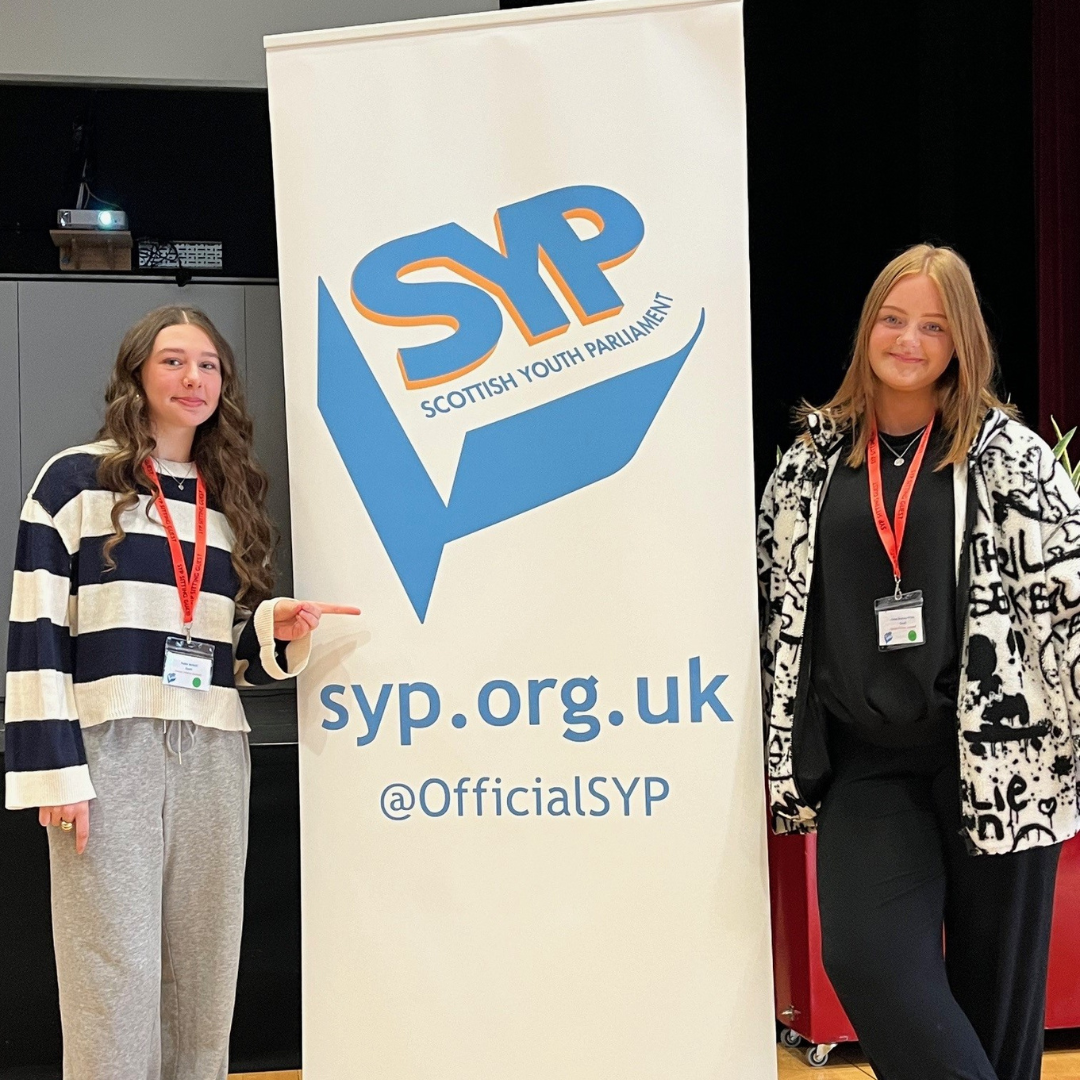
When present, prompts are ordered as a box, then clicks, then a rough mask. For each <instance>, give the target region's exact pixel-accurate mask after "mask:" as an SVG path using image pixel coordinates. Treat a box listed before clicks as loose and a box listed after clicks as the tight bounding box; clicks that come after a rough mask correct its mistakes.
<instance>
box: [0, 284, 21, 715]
mask: <svg viewBox="0 0 1080 1080" xmlns="http://www.w3.org/2000/svg"><path fill="white" fill-rule="evenodd" d="M18 288H19V287H18V285H17V284H16V283H15V282H14V281H0V696H2V694H3V675H4V671H5V670H6V666H7V665H6V659H7V621H8V611H9V610H10V608H11V568H12V566H14V564H15V536H16V534H17V533H18V530H19V510H20V508H21V506H22V476H21V472H20V468H19V295H18Z"/></svg>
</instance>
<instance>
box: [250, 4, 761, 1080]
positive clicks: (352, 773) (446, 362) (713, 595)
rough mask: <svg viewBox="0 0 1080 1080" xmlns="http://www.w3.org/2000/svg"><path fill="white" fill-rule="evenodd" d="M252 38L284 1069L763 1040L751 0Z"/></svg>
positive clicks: (454, 1076) (604, 1057) (688, 1078)
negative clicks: (301, 630) (294, 636)
mask: <svg viewBox="0 0 1080 1080" xmlns="http://www.w3.org/2000/svg"><path fill="white" fill-rule="evenodd" d="M267 70H268V82H269V91H270V109H271V121H272V131H273V150H274V173H275V184H276V196H277V215H278V239H279V254H280V263H281V297H282V322H283V330H284V348H285V365H286V366H285V379H286V395H287V401H288V431H289V459H290V478H291V491H292V520H293V534H294V552H295V555H294V559H295V567H296V580H297V590H298V595H302V596H304V597H308V598H311V599H318V600H326V601H336V602H342V603H356V604H358V605H360V606H361V607H362V608H363V610H364V615H363V617H362V618H360V619H346V618H344V617H339V618H336V619H335V618H334V617H329V618H327V620H326V621H325V622H324V625H323V628H322V629H321V630H320V631H319V633H320V640H319V644H318V647H317V649H316V653H315V657H314V659H313V661H312V663H311V665H310V666H309V667H308V669H307V671H306V672H305V673H304V674H303V675H302V677H301V679H300V683H299V695H298V696H299V711H300V781H301V813H302V844H303V863H302V866H303V958H304V959H303V964H304V970H303V987H304V1015H303V1023H304V1049H303V1055H304V1057H303V1065H304V1080H351V1078H363V1080H369V1078H370V1080H459V1078H460V1080H541V1078H543V1080H550V1078H553V1077H554V1078H558V1080H576V1078H581V1080H585V1078H588V1080H627V1078H630V1080H639V1078H640V1080H673V1078H675V1077H678V1078H679V1080H699V1078H700V1080H706V1078H708V1080H730V1078H737V1080H758V1078H764V1077H772V1076H775V1050H774V1038H773V1021H772V1010H771V991H770V985H771V966H770V947H769V919H768V898H767V877H768V875H767V872H766V859H765V835H764V830H765V826H764V811H763V807H764V794H763V789H762V745H761V721H760V706H759V684H758V679H759V676H758V659H757V658H758V647H757V629H756V627H757V618H756V588H755V578H754V575H755V559H754V505H753V502H754V498H753V483H752V463H751V426H750V363H749V357H750V349H749V289H748V258H747V207H746V154H745V130H744V106H743V61H742V22H741V9H740V5H739V4H738V3H737V2H721V0H707V2H686V3H678V2H676V3H665V2H659V3H657V2H644V3H643V2H615V3H607V2H599V3H581V4H574V5H568V6H560V7H553V8H547V9H528V10H523V11H514V12H503V13H495V14H482V15H468V16H460V17H455V18H447V19H438V20H431V21H423V22H411V23H397V24H393V25H384V26H375V27H362V28H357V29H352V30H341V31H320V32H315V33H310V34H298V35H289V36H284V37H276V38H271V39H268V41H267Z"/></svg>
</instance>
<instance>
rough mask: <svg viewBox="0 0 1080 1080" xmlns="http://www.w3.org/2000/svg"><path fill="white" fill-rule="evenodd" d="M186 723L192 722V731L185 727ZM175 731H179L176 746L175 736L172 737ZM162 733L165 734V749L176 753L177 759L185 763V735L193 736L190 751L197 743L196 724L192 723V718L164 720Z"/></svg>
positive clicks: (170, 752)
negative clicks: (174, 742)
mask: <svg viewBox="0 0 1080 1080" xmlns="http://www.w3.org/2000/svg"><path fill="white" fill-rule="evenodd" d="M185 724H190V725H191V730H190V732H189V731H188V729H187V728H186V727H184V725H185ZM174 731H175V732H177V733H178V734H177V737H176V746H175V747H174V746H173V737H172V736H173V732H174ZM161 733H162V735H164V736H165V750H166V751H167V752H168V753H169V754H174V755H175V756H176V760H177V761H179V762H180V764H181V765H183V764H184V735H185V734H189V735H190V736H191V743H190V745H189V746H188V750H189V751H190V750H191V749H192V747H194V745H195V725H194V724H192V723H191V721H190V720H162V721H161Z"/></svg>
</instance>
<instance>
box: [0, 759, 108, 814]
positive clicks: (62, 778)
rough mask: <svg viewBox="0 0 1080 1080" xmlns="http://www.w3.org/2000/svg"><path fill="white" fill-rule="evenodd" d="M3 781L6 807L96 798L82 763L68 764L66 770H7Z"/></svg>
mask: <svg viewBox="0 0 1080 1080" xmlns="http://www.w3.org/2000/svg"><path fill="white" fill-rule="evenodd" d="M4 780H5V785H6V792H5V797H4V804H5V806H6V807H7V809H8V810H27V809H29V808H30V807H37V806H63V805H65V804H66V803H76V802H82V801H83V800H84V799H96V798H97V794H96V793H95V791H94V785H93V783H92V782H91V780H90V769H89V767H88V766H86V765H71V766H69V767H68V768H66V769H38V770H34V771H32V772H9V773H8V774H7V775H6V777H5V778H4Z"/></svg>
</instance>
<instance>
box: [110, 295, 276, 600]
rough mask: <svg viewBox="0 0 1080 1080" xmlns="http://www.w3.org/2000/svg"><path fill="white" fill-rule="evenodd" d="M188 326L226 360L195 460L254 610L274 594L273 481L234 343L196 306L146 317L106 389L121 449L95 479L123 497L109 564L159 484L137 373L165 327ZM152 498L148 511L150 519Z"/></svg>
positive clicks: (117, 504)
mask: <svg viewBox="0 0 1080 1080" xmlns="http://www.w3.org/2000/svg"><path fill="white" fill-rule="evenodd" d="M178 323H190V324H192V325H194V326H197V327H199V329H201V330H202V331H204V333H205V334H206V336H207V337H208V338H210V340H211V341H212V342H213V343H214V348H215V349H216V350H217V354H218V357H219V358H220V361H221V397H220V400H219V402H218V407H217V409H215V410H214V414H213V415H212V416H211V417H210V418H209V419H208V420H205V421H203V423H201V424H200V425H199V426H198V428H196V430H195V440H194V442H193V444H192V447H191V458H192V460H193V461H194V462H195V464H196V466H197V468H198V470H199V473H200V475H201V476H202V478H203V480H204V482H205V484H206V491H207V496H208V497H209V498H212V499H214V500H215V501H216V503H217V505H218V507H219V508H220V510H221V512H222V513H223V514H224V515H225V518H226V520H227V521H228V522H229V526H230V528H231V529H232V532H233V537H234V542H233V549H232V565H233V569H234V570H235V571H236V576H237V577H238V578H239V579H240V591H239V593H238V594H237V596H236V602H237V604H238V605H239V606H240V607H243V608H246V609H253V608H254V607H255V605H256V604H258V603H259V601H260V600H265V599H266V598H267V597H269V596H270V595H272V592H273V587H274V571H273V568H272V558H273V553H274V545H275V542H276V536H275V532H274V527H273V525H272V524H271V522H270V518H269V517H268V515H267V513H266V506H265V503H266V492H267V489H268V487H269V479H268V477H267V475H266V472H265V471H264V470H263V468H262V466H260V465H259V463H258V462H257V461H256V460H255V456H254V453H253V452H252V433H253V425H252V422H251V417H250V416H249V415H248V411H247V408H246V407H245V405H244V394H243V390H242V388H241V386H240V380H239V377H238V375H237V371H236V360H235V358H234V356H233V351H232V349H231V348H230V347H229V343H228V342H227V341H226V340H225V338H224V337H223V336H222V335H221V332H220V331H219V330H218V328H217V327H216V326H214V324H213V323H212V322H211V321H210V319H209V318H208V317H207V315H206V314H205V313H204V312H202V311H200V310H199V309H198V308H194V307H180V306H175V305H173V306H169V307H161V308H157V309H156V310H154V311H151V312H148V313H147V314H146V315H144V316H143V317H142V318H141V319H140V320H139V321H138V322H137V323H135V325H134V326H132V327H131V329H130V330H128V332H127V333H126V334H125V335H124V340H123V341H122V342H121V343H120V351H119V352H118V353H117V356H116V364H115V366H114V367H113V372H112V376H111V378H110V379H109V386H108V389H107V390H106V391H105V405H106V407H105V423H104V424H103V425H102V428H101V431H99V432H98V439H110V440H112V441H113V442H115V443H116V449H115V450H111V451H109V452H108V453H106V454H104V455H103V456H102V458H101V461H100V462H99V464H98V480H99V482H100V483H101V485H102V486H103V487H104V488H106V489H107V490H109V491H114V492H116V494H117V495H118V496H119V498H117V499H114V500H113V507H112V526H113V535H112V536H110V537H109V539H108V540H106V541H105V544H104V547H103V550H102V554H103V557H104V562H105V565H106V566H107V567H108V568H109V569H110V570H115V569H116V561H115V559H114V558H113V549H114V548H115V547H116V545H117V544H119V543H120V541H121V540H123V538H124V535H125V534H124V529H123V528H122V526H121V525H120V517H121V515H122V514H123V513H125V511H127V510H130V509H132V508H133V507H134V506H136V505H138V501H139V493H140V492H145V493H147V494H151V495H153V494H154V493H155V489H154V487H153V485H152V484H151V482H150V478H149V477H148V476H147V475H146V473H145V472H144V471H143V462H144V461H145V460H146V459H147V458H148V457H150V455H151V454H153V453H154V448H155V443H154V436H153V433H152V431H151V428H150V415H149V409H148V407H147V402H146V395H145V394H144V393H143V388H142V380H141V377H140V374H139V370H140V368H141V367H142V365H143V364H144V363H145V362H146V360H147V359H148V357H149V356H150V354H151V352H152V351H153V348H154V341H155V340H156V338H157V336H158V334H159V333H160V332H161V331H162V330H163V329H164V328H165V327H166V326H175V325H176V324H178ZM150 505H151V504H150V503H147V506H146V513H147V516H148V517H149V514H150Z"/></svg>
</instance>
